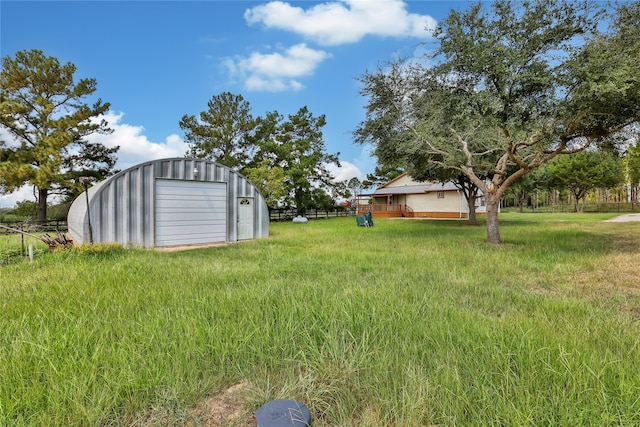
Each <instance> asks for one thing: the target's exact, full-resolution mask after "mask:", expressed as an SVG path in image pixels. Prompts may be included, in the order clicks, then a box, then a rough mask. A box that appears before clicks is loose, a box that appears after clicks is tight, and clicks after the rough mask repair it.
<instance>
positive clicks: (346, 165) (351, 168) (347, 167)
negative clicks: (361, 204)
mask: <svg viewBox="0 0 640 427" xmlns="http://www.w3.org/2000/svg"><path fill="white" fill-rule="evenodd" d="M326 166H327V169H328V170H329V172H331V174H333V176H334V178H335V179H334V181H335V182H340V181H348V180H350V179H351V178H354V177H355V178H358V179H360V180H362V178H363V174H362V172H361V171H360V169H358V167H357V166H356V165H354V164H353V163H350V162H346V161H344V160H340V167H338V166H336V165H335V164H334V163H330V164H327V165H326Z"/></svg>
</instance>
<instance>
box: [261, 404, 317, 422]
mask: <svg viewBox="0 0 640 427" xmlns="http://www.w3.org/2000/svg"><path fill="white" fill-rule="evenodd" d="M256 420H257V421H258V427H308V426H310V425H311V414H310V413H309V409H308V408H307V407H306V406H305V405H304V404H303V403H301V402H297V401H295V400H289V399H279V400H272V401H271V402H267V403H265V404H264V405H262V406H261V407H260V408H259V409H258V410H257V411H256Z"/></svg>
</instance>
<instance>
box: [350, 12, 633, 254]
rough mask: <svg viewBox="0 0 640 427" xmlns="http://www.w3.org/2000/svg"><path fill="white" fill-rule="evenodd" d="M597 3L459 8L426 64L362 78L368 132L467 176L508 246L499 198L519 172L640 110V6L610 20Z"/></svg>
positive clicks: (595, 139) (595, 138)
mask: <svg viewBox="0 0 640 427" xmlns="http://www.w3.org/2000/svg"><path fill="white" fill-rule="evenodd" d="M596 5H597V4H596V3H592V2H589V1H581V2H575V1H555V0H539V1H532V2H520V1H510V0H498V1H495V2H493V3H491V4H490V5H488V4H487V3H484V2H480V3H477V4H474V5H472V6H471V7H469V8H468V9H466V10H464V11H456V10H452V11H451V12H450V14H449V15H448V16H447V18H445V19H444V20H443V21H442V22H440V23H439V25H438V28H437V30H436V31H435V33H434V34H433V37H434V42H435V49H434V50H433V52H432V55H431V56H429V57H428V58H427V59H428V61H422V62H412V63H409V64H407V63H404V62H402V61H398V62H396V63H393V64H390V66H389V67H387V68H380V69H378V70H377V71H376V72H373V73H366V74H365V75H364V76H363V77H362V78H361V80H362V82H363V83H364V85H363V89H362V92H363V94H364V95H366V96H368V98H369V103H368V106H367V118H366V119H365V121H363V123H362V124H361V125H360V127H359V128H358V131H357V132H356V135H357V136H359V141H360V142H366V143H372V144H374V146H375V150H376V154H378V155H386V156H388V157H390V158H392V159H401V160H402V161H403V162H405V164H406V165H405V167H407V169H409V168H413V169H417V170H419V169H425V168H429V167H439V168H442V169H447V170H453V171H457V172H459V173H462V174H463V175H465V176H466V177H467V178H468V179H469V180H470V181H471V182H472V183H473V184H475V185H476V186H477V187H478V188H479V189H480V190H481V191H482V193H483V194H484V195H485V197H486V199H487V241H488V242H490V243H500V242H501V237H500V232H499V224H498V210H499V209H498V208H499V203H500V200H501V199H502V197H503V196H504V195H505V193H506V191H507V190H508V189H509V188H510V187H511V186H512V185H513V184H514V183H515V182H516V181H517V180H518V179H520V178H521V177H523V176H525V175H526V174H528V173H529V172H530V171H532V170H534V169H536V168H537V167H539V166H541V165H543V164H545V163H546V162H549V161H550V160H551V159H553V158H554V157H556V156H558V155H564V154H569V155H570V154H572V153H576V152H580V151H583V150H585V149H587V148H589V147H591V146H594V145H598V144H600V143H602V142H603V141H607V140H609V138H608V137H609V136H611V135H612V134H615V133H617V132H620V131H621V130H622V129H624V128H626V127H628V126H629V125H630V124H633V123H634V122H637V121H638V120H639V119H640V80H639V78H638V72H637V70H638V69H639V66H640V63H639V62H640V61H639V58H640V56H639V55H638V52H640V26H638V25H637V23H638V22H640V3H638V2H634V3H629V4H627V5H625V6H622V7H620V8H619V9H618V11H617V12H618V13H617V15H616V16H614V17H607V18H609V19H604V18H605V15H603V13H601V11H598V10H596V8H595V6H596ZM607 23H608V24H609V25H608V28H607V29H606V30H605V31H604V32H599V31H598V29H599V25H600V26H605V24H607ZM485 177H487V178H488V179H483V178H485Z"/></svg>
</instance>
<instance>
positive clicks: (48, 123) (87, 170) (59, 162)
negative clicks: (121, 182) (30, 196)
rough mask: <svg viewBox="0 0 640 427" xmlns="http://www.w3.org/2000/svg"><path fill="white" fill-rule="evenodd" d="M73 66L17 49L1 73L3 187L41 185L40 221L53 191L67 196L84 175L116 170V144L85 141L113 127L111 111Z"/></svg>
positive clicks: (95, 176)
mask: <svg viewBox="0 0 640 427" xmlns="http://www.w3.org/2000/svg"><path fill="white" fill-rule="evenodd" d="M75 72H76V67H75V65H73V64H71V63H67V64H64V65H61V64H60V62H59V61H58V59H57V58H54V57H47V56H45V55H44V54H43V52H42V51H40V50H30V51H19V52H16V54H15V57H14V58H11V57H9V56H7V57H5V58H4V59H3V63H2V72H1V74H0V125H1V126H2V127H3V128H4V129H6V130H7V131H8V132H9V134H10V135H11V138H10V139H11V140H6V141H3V142H2V144H0V159H1V160H2V162H1V163H0V187H2V188H3V189H4V190H5V191H14V190H16V189H17V188H20V187H22V186H23V185H26V184H30V185H33V186H34V187H35V188H36V189H37V193H38V197H37V199H38V210H37V220H38V221H46V219H47V199H48V197H49V195H51V194H69V193H71V192H72V191H71V189H72V188H74V187H78V185H79V184H78V180H79V177H81V176H88V177H92V178H93V179H94V180H101V179H103V178H105V177H106V176H108V175H109V174H111V173H112V172H113V167H114V165H115V162H116V158H115V153H116V152H117V150H118V147H114V148H107V147H105V146H103V145H102V144H98V143H94V142H90V141H89V140H87V137H88V136H89V135H92V134H94V133H100V132H102V133H106V132H110V131H111V130H110V129H109V128H108V127H107V122H106V121H105V120H104V119H101V118H100V116H101V115H102V114H103V113H104V112H106V111H107V110H108V109H109V104H108V103H103V102H102V101H101V100H100V99H98V100H97V101H96V102H95V103H94V104H93V105H88V104H86V103H85V102H84V101H83V100H84V99H85V97H87V96H89V95H91V94H93V93H94V92H95V90H96V80H95V79H88V78H84V79H80V80H78V81H77V82H76V81H74V74H75Z"/></svg>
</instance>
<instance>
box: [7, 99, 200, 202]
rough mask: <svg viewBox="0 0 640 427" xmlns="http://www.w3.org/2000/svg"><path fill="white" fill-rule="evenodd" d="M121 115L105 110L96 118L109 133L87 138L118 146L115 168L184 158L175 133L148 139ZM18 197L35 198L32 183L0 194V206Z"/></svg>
mask: <svg viewBox="0 0 640 427" xmlns="http://www.w3.org/2000/svg"><path fill="white" fill-rule="evenodd" d="M123 116H124V114H123V113H115V112H113V111H109V112H108V113H107V114H106V115H104V116H101V117H98V118H97V119H96V120H101V119H102V118H104V119H105V120H106V121H107V123H108V124H109V127H110V128H111V129H113V132H112V133H110V134H108V135H101V134H94V135H91V136H89V137H88V138H87V139H88V140H89V141H91V142H98V143H101V144H103V145H105V146H106V147H115V146H116V145H118V146H120V150H118V152H117V154H116V156H117V157H118V162H117V163H116V168H117V169H121V170H124V169H127V168H129V167H131V166H134V165H137V164H139V163H144V162H148V161H150V160H156V159H164V158H171V157H184V155H185V153H186V152H187V149H188V146H187V144H186V143H185V142H184V141H183V140H182V139H181V138H180V137H179V136H178V135H175V134H173V135H169V136H167V137H166V138H165V141H164V142H161V143H157V142H152V141H149V140H148V139H147V137H146V136H145V135H144V127H142V126H132V125H129V124H126V123H122V118H123ZM0 136H2V137H5V138H6V136H7V135H5V134H3V133H2V132H0ZM22 200H32V201H34V200H35V197H34V195H33V187H32V186H23V187H22V188H20V189H19V190H17V191H15V192H13V193H10V194H4V195H2V196H0V207H13V206H15V204H16V202H19V201H22ZM51 201H52V200H50V202H51Z"/></svg>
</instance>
